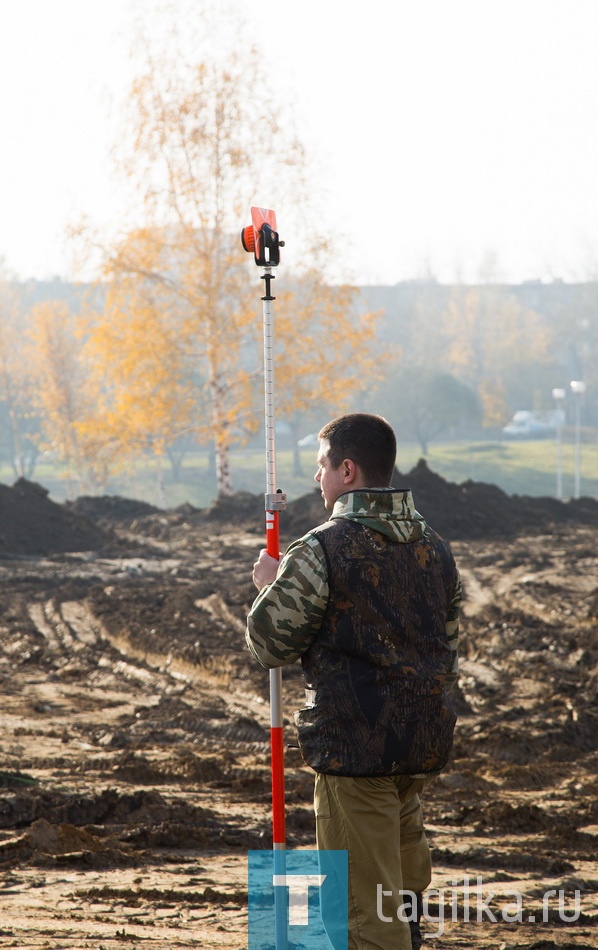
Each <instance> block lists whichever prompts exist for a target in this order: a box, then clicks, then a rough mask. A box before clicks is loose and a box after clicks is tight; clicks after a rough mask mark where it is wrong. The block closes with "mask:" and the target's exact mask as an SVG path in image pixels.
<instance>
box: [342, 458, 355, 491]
mask: <svg viewBox="0 0 598 950" xmlns="http://www.w3.org/2000/svg"><path fill="white" fill-rule="evenodd" d="M357 474H358V472H357V465H356V464H355V462H354V461H353V459H343V482H344V483H345V485H351V484H352V483H353V482H354V481H355V479H356V478H357Z"/></svg>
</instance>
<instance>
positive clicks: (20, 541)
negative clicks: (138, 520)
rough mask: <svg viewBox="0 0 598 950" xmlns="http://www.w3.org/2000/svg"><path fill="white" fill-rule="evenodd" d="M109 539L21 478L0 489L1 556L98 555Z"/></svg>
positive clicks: (88, 522)
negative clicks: (89, 552)
mask: <svg viewBox="0 0 598 950" xmlns="http://www.w3.org/2000/svg"><path fill="white" fill-rule="evenodd" d="M107 541H108V535H107V533H106V532H105V531H103V530H102V529H101V528H99V527H97V525H95V524H93V522H91V521H90V520H89V519H88V518H86V517H84V516H83V515H81V514H79V513H77V512H75V511H71V510H69V509H68V508H67V507H65V506H64V505H58V504H56V502H53V501H51V500H50V499H49V498H48V491H47V489H45V488H43V487H42V486H41V485H38V484H37V483H35V482H29V481H27V480H26V479H24V478H19V480H18V481H17V482H15V484H14V485H13V486H12V488H9V487H8V486H7V485H0V555H7V554H13V555H14V554H20V555H41V556H44V555H48V554H60V553H65V552H67V551H97V550H98V548H101V547H103V546H104V545H105V544H106V543H107Z"/></svg>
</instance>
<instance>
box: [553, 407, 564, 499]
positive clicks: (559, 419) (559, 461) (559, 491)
mask: <svg viewBox="0 0 598 950" xmlns="http://www.w3.org/2000/svg"><path fill="white" fill-rule="evenodd" d="M552 398H553V399H554V401H555V403H556V497H557V498H558V499H559V501H561V500H562V498H563V408H562V407H563V404H564V400H565V390H564V389H553V390H552Z"/></svg>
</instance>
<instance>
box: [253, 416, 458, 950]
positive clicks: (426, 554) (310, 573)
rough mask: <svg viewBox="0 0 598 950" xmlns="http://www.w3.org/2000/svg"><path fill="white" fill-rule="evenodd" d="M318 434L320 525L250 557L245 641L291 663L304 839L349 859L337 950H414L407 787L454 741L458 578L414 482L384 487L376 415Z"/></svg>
mask: <svg viewBox="0 0 598 950" xmlns="http://www.w3.org/2000/svg"><path fill="white" fill-rule="evenodd" d="M319 440H320V448H319V453H318V458H317V466H318V469H317V472H316V475H315V479H316V481H317V482H318V483H319V485H320V489H321V493H322V497H323V499H324V504H325V506H326V508H327V509H328V510H329V511H331V512H332V514H331V516H330V520H329V521H328V522H326V523H325V524H323V525H320V526H319V527H317V528H315V529H314V530H313V531H310V532H309V533H308V534H307V535H305V536H304V537H303V538H301V539H299V540H298V541H295V542H294V543H293V544H292V545H291V546H290V547H289V549H288V550H287V552H286V554H285V556H284V558H283V559H282V561H281V562H279V561H276V560H275V559H274V558H271V557H269V556H268V554H267V553H266V552H265V551H262V552H261V554H260V557H259V559H258V561H257V562H256V564H255V565H254V570H253V580H254V583H255V585H256V587H257V588H258V589H259V590H260V594H259V595H258V597H257V599H256V600H255V602H254V604H253V606H252V608H251V611H250V613H249V616H248V620H247V643H248V646H249V649H250V651H251V652H252V654H253V655H254V656H255V657H256V659H257V660H258V661H259V662H260V663H261V664H262V665H263V666H265V667H267V668H272V667H277V666H283V665H286V664H288V663H293V662H294V661H295V660H297V659H298V658H299V657H300V658H301V661H302V664H303V671H304V677H305V687H306V704H305V706H304V707H303V708H302V709H300V710H299V712H298V713H296V716H295V719H296V723H297V726H298V732H299V744H300V747H301V751H302V754H303V757H304V759H305V761H306V762H307V763H308V765H310V766H311V767H312V768H313V769H314V770H315V772H316V778H315V791H314V808H315V814H316V841H317V847H318V848H319V849H326V850H347V851H348V855H349V948H350V950H412V948H413V950H415V948H419V947H420V946H421V932H420V929H419V917H420V916H421V892H422V891H423V890H424V889H425V888H426V887H427V886H428V884H429V883H430V879H431V861H430V851H429V848H428V844H427V841H426V837H425V834H424V829H423V819H422V813H421V806H420V801H419V792H420V791H421V789H422V788H423V787H424V785H425V784H426V782H427V781H429V779H430V777H431V776H434V775H437V774H438V772H439V771H440V770H441V769H442V767H443V766H444V765H445V763H446V761H447V759H448V756H449V753H450V749H451V745H452V734H453V729H454V724H455V715H454V713H453V709H452V706H451V703H450V699H449V697H448V692H447V691H448V689H449V688H450V686H451V685H452V684H453V683H454V681H455V680H456V677H457V662H458V661H457V637H458V619H459V604H460V599H461V584H460V580H459V574H458V571H457V568H456V566H455V562H454V560H453V557H452V554H451V551H450V549H449V546H448V545H447V544H446V542H445V541H443V540H442V538H440V537H439V536H438V535H437V534H436V533H435V532H434V531H433V530H432V529H431V528H429V527H428V526H427V525H426V523H425V521H424V520H423V518H422V516H421V515H420V514H418V512H417V511H416V510H415V508H414V506H413V499H412V496H411V492H410V491H409V490H401V491H397V490H395V489H393V488H391V487H389V486H390V483H391V479H392V476H393V472H394V466H395V458H396V440H395V436H394V433H393V430H392V428H391V427H390V425H389V424H388V422H386V420H385V419H383V418H382V417H381V416H374V415H369V414H366V413H352V414H350V415H346V416H340V417H339V418H337V419H333V420H332V421H331V422H329V423H328V424H327V425H326V426H324V428H323V429H322V430H321V432H320V433H319ZM401 891H405V892H411V893H412V894H414V895H417V900H414V899H411V903H410V902H409V900H408V899H407V897H406V896H404V897H401V894H400V892H401ZM403 903H404V910H403V911H402V912H400V914H399V915H398V914H397V911H400V908H401V905H402V904H403ZM413 904H416V905H417V910H415V908H414V907H413V906H412V905H413ZM405 917H409V918H411V919H410V920H405V919H404V918H405Z"/></svg>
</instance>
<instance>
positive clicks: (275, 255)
mask: <svg viewBox="0 0 598 950" xmlns="http://www.w3.org/2000/svg"><path fill="white" fill-rule="evenodd" d="M251 221H252V224H248V225H247V227H246V228H243V230H242V231H241V244H242V245H243V248H244V249H245V250H246V251H248V252H251V251H253V254H254V257H255V263H256V264H257V265H258V267H276V265H277V264H279V263H280V248H281V247H284V241H281V240H280V238H279V235H278V231H277V230H276V215H275V213H274V211H270V210H269V209H268V208H252V209H251Z"/></svg>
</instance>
